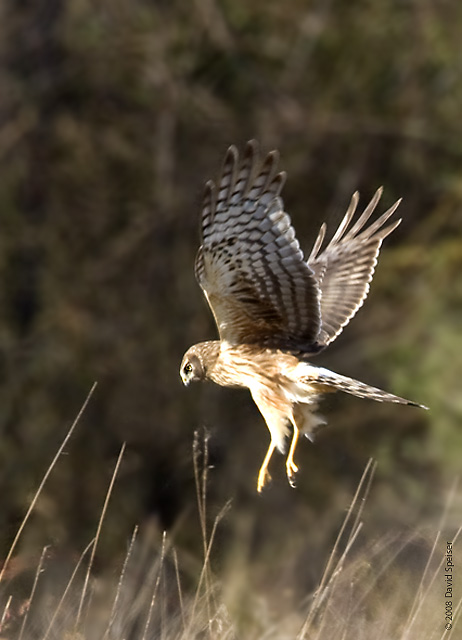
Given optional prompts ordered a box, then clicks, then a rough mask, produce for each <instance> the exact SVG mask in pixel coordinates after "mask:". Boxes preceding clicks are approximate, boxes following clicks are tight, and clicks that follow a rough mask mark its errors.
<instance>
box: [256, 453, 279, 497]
mask: <svg viewBox="0 0 462 640" xmlns="http://www.w3.org/2000/svg"><path fill="white" fill-rule="evenodd" d="M275 447H276V445H275V444H273V441H271V442H270V446H269V447H268V451H267V452H266V455H265V459H264V460H263V463H262V465H261V467H260V471H259V473H258V482H257V491H258V493H261V490H262V489H263V487H264V486H265V484H266V483H267V482H269V481H270V480H271V476H270V474H269V473H268V464H269V461H270V460H271V456H272V455H273V451H274V449H275Z"/></svg>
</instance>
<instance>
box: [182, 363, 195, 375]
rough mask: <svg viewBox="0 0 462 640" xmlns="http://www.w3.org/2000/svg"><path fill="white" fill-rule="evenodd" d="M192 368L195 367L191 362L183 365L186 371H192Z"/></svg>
mask: <svg viewBox="0 0 462 640" xmlns="http://www.w3.org/2000/svg"><path fill="white" fill-rule="evenodd" d="M192 370H193V368H192V364H191V363H190V362H187V363H186V364H185V365H184V367H183V371H184V372H185V373H191V371H192Z"/></svg>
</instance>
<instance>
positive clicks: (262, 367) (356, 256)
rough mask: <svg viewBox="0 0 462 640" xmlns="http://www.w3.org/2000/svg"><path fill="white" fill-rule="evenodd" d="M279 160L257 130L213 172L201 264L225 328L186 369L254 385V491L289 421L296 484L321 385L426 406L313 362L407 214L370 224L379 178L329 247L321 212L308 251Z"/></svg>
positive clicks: (187, 376)
mask: <svg viewBox="0 0 462 640" xmlns="http://www.w3.org/2000/svg"><path fill="white" fill-rule="evenodd" d="M277 164H278V153H277V152H276V151H271V153H269V154H268V155H267V157H266V159H265V161H264V162H263V164H261V163H260V162H259V159H258V148H257V144H256V143H255V142H254V141H251V142H248V143H247V146H246V149H245V153H244V157H243V159H242V161H240V160H239V156H238V152H237V150H236V148H235V147H234V146H232V147H230V148H229V149H228V152H227V154H226V157H225V160H224V165H223V170H222V173H221V176H220V178H219V180H218V184H217V185H215V184H214V183H213V182H208V183H207V184H206V187H205V195H204V203H203V208H202V220H201V236H202V245H201V247H200V248H199V252H198V254H197V258H196V265H195V271H196V277H197V280H198V282H199V284H200V286H201V287H202V289H203V291H204V293H205V296H206V298H207V301H208V303H209V305H210V308H211V310H212V312H213V315H214V317H215V321H216V324H217V327H218V331H219V334H220V340H211V341H207V342H201V343H199V344H196V345H194V346H193V347H191V348H190V349H188V351H187V352H186V354H185V355H184V357H183V361H182V363H181V370H180V374H181V378H182V380H183V382H184V384H185V385H188V384H189V383H190V382H193V381H198V380H205V379H208V380H212V381H213V382H215V383H217V384H219V385H222V386H226V387H247V388H248V389H249V390H250V393H251V394H252V398H253V400H254V401H255V404H256V405H257V407H258V408H259V410H260V412H261V414H262V416H263V417H264V419H265V421H266V424H267V426H268V429H269V432H270V435H271V442H270V445H269V447H268V451H267V453H266V455H265V458H264V460H263V464H262V466H261V468H260V472H259V474H258V484H257V489H258V491H261V489H262V488H263V486H264V485H265V483H266V481H267V480H268V479H269V473H268V464H269V461H270V459H271V456H272V454H273V452H274V449H275V448H276V447H277V448H278V449H279V450H280V451H281V452H284V445H285V440H286V437H287V436H288V435H289V433H290V432H292V441H291V445H290V448H289V453H288V455H287V460H286V470H287V478H288V480H289V483H290V484H291V485H292V486H293V485H294V478H295V473H296V472H297V466H296V464H295V462H294V453H295V448H296V446H297V440H298V437H299V434H300V433H302V434H304V435H306V436H307V437H308V438H312V436H313V433H314V431H315V429H316V427H317V426H318V425H320V424H322V423H323V422H324V421H323V419H322V418H320V417H319V416H317V415H316V408H317V404H318V399H319V397H320V396H321V395H322V394H323V393H326V392H330V391H336V390H341V391H345V392H347V393H350V394H352V395H355V396H358V397H360V398H372V399H373V400H378V401H379V402H397V403H400V404H410V405H414V406H422V405H418V404H417V403H415V402H411V401H409V400H406V399H404V398H400V397H399V396H395V395H392V394H391V393H387V392H386V391H382V390H380V389H376V388H374V387H371V386H369V385H367V384H364V383H363V382H359V381H358V380H353V379H352V378H347V377H345V376H342V375H339V374H337V373H334V372H332V371H329V370H328V369H324V368H322V367H316V366H314V365H312V364H310V362H309V361H310V359H311V357H312V356H314V355H316V354H317V353H318V352H319V351H321V349H323V348H324V347H326V346H327V345H328V344H330V343H331V342H332V341H333V340H335V338H336V337H337V336H338V335H339V333H341V331H342V330H343V327H344V326H345V325H346V324H347V323H348V322H349V321H350V319H351V318H352V317H353V316H354V315H355V313H356V312H357V311H358V309H359V308H360V306H361V305H362V304H363V302H364V300H365V298H366V296H367V294H368V291H369V283H370V281H371V280H372V275H373V273H374V268H375V265H376V263H377V256H378V253H379V250H380V245H381V244H382V241H383V240H384V238H386V237H387V236H388V235H389V234H390V233H391V232H392V231H393V230H394V229H395V228H396V227H397V226H398V225H399V223H400V222H401V220H399V219H398V220H396V219H395V220H392V221H391V222H390V223H389V224H387V222H388V221H389V219H390V218H391V217H392V215H393V213H394V212H395V210H396V208H397V207H398V205H399V203H400V201H399V200H398V202H396V203H395V204H394V205H393V206H392V207H390V209H388V211H386V212H385V213H383V214H382V215H381V216H380V217H379V218H378V219H377V220H376V221H375V222H373V223H372V224H369V225H367V222H368V220H369V218H370V216H371V214H372V212H373V211H374V209H375V207H376V206H377V203H378V201H379V200H380V196H381V195H382V190H381V189H379V190H378V191H377V192H376V194H375V195H374V197H373V198H372V200H371V201H370V203H369V204H368V205H367V207H366V208H365V210H364V211H363V213H362V214H361V215H360V216H359V217H358V218H357V219H356V221H355V222H352V219H353V217H354V214H355V211H356V207H357V204H358V200H359V195H358V193H355V194H354V195H353V197H352V199H351V202H350V205H349V207H348V210H347V212H346V214H345V217H344V218H343V220H342V222H341V223H340V226H339V228H338V229H337V231H336V232H335V234H334V236H333V237H332V239H331V240H330V242H328V243H327V244H326V246H325V247H324V248H322V245H323V243H324V237H325V234H326V225H325V224H323V225H322V226H321V229H320V231H319V234H318V237H317V238H316V241H315V243H314V246H313V249H312V251H311V254H310V256H309V258H308V260H306V259H305V257H304V256H303V253H302V251H301V249H300V245H299V243H298V241H297V239H296V237H295V231H294V229H293V227H292V224H291V221H290V217H289V215H288V214H287V213H286V212H285V211H284V204H283V201H282V199H281V196H280V193H281V190H282V187H283V185H284V182H285V178H286V176H285V173H283V172H280V173H279V172H278V171H277ZM424 408H425V407H424Z"/></svg>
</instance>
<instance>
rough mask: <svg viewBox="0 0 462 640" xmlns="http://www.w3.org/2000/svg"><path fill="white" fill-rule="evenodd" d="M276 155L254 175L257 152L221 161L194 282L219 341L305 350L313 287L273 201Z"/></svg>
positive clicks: (313, 324)
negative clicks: (221, 168) (204, 301)
mask: <svg viewBox="0 0 462 640" xmlns="http://www.w3.org/2000/svg"><path fill="white" fill-rule="evenodd" d="M277 162H278V155H277V152H275V151H272V152H271V153H269V154H268V156H267V157H266V160H265V161H264V163H263V165H262V166H261V168H258V164H259V163H258V159H257V145H256V143H255V142H254V141H251V142H249V143H247V146H246V149H245V153H244V157H243V160H242V162H241V163H239V158H238V153H237V150H236V148H235V147H230V148H229V149H228V152H227V154H226V157H225V161H224V165H223V170H222V174H221V177H220V179H219V181H218V185H217V187H215V185H214V184H213V183H212V182H208V183H207V185H206V188H205V196H204V204H203V211H202V221H201V228H202V246H201V247H200V249H199V252H198V254H197V258H196V277H197V279H198V281H199V284H200V285H201V287H202V289H203V290H204V293H205V295H206V297H207V300H208V303H209V305H210V307H211V309H212V311H213V314H214V316H215V320H216V323H217V326H218V329H219V332H220V337H221V339H222V340H224V341H227V342H229V343H231V344H241V343H248V344H257V345H261V346H262V347H266V346H270V347H273V348H281V349H302V350H309V345H310V344H313V343H314V342H315V341H316V338H317V336H318V333H319V329H320V307H319V297H320V292H319V287H318V284H317V280H316V278H315V276H314V274H313V269H312V267H311V266H310V265H308V264H307V262H306V261H305V259H304V257H303V253H302V251H301V250H300V246H299V243H298V241H297V239H296V238H295V231H294V229H293V227H292V225H291V221H290V218H289V216H288V215H287V213H285V212H284V205H283V202H282V200H281V198H280V196H279V194H280V192H281V189H282V187H283V184H284V181H285V174H284V173H277Z"/></svg>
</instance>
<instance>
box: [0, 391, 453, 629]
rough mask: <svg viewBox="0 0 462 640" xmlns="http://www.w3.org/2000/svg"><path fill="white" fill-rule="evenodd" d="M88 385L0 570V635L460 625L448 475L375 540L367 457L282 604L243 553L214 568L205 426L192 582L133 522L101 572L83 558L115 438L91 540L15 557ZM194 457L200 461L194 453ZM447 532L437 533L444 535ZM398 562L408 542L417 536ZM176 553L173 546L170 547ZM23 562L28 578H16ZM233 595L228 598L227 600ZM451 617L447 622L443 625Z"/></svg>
mask: <svg viewBox="0 0 462 640" xmlns="http://www.w3.org/2000/svg"><path fill="white" fill-rule="evenodd" d="M92 392H93V389H92V390H91V391H90V394H89V396H88V398H87V399H86V401H85V403H84V405H83V407H82V409H81V411H80V412H79V415H78V416H77V418H76V420H75V421H74V424H73V425H72V426H71V429H70V430H69V432H68V434H67V436H66V438H65V440H64V442H63V445H62V446H61V447H60V449H59V451H58V453H57V454H56V456H55V457H54V459H53V461H52V463H51V465H50V467H49V468H48V470H47V471H46V473H45V475H44V478H43V480H42V482H41V484H40V486H39V489H38V490H37V492H36V495H35V496H34V498H33V500H32V501H31V506H30V508H29V510H28V512H27V514H26V516H25V518H24V520H23V522H22V524H21V526H20V527H19V529H18V533H17V535H16V536H15V538H14V541H13V543H12V545H11V548H10V552H9V554H8V556H7V558H6V560H5V562H4V564H3V567H2V570H1V573H0V582H1V584H0V640H6V639H11V640H26V639H27V640H32V639H37V640H55V639H56V640H57V639H59V640H62V639H63V638H64V639H67V640H77V639H78V640H96V639H102V640H123V639H126V640H149V639H152V638H156V639H160V640H191V639H193V638H198V639H199V638H204V639H205V638H210V639H214V640H215V639H217V640H227V639H235V638H236V639H237V638H245V639H246V640H253V639H255V640H256V639H259V640H263V639H265V640H284V639H289V638H290V639H294V640H308V639H309V640H323V639H325V638H328V639H331V638H340V639H342V640H349V639H351V640H353V639H355V640H361V639H363V638H364V639H366V638H367V639H370V638H374V639H375V640H389V639H391V638H393V639H399V640H430V639H431V640H433V639H435V640H443V639H445V638H449V637H450V636H452V637H453V638H455V637H457V633H458V632H459V633H460V629H461V627H462V624H461V623H460V619H461V616H460V610H461V606H462V598H461V594H462V580H461V576H462V561H460V572H459V571H458V564H459V557H460V558H462V555H461V554H460V553H459V550H460V548H461V545H460V543H459V535H460V531H461V528H459V529H457V530H456V531H452V533H451V532H450V531H448V525H447V521H448V514H449V513H450V511H451V505H452V503H453V501H454V499H455V497H456V496H457V495H458V494H457V484H456V483H454V486H453V487H452V489H451V491H450V492H449V496H448V498H447V500H446V503H445V508H444V511H443V513H442V516H441V520H440V522H439V523H438V524H437V525H435V527H434V530H433V532H430V531H428V530H427V531H426V532H418V533H417V532H414V533H411V534H409V535H408V536H407V537H405V538H403V537H402V536H397V535H393V534H392V533H387V534H386V535H384V536H383V537H382V538H381V539H379V540H374V541H372V542H369V543H368V542H367V540H366V539H365V537H364V520H363V516H364V509H365V506H366V498H367V495H368V492H369V488H370V485H371V482H372V479H373V475H374V469H375V465H374V463H372V462H371V461H370V462H369V463H368V465H367V467H366V469H365V471H364V473H363V476H362V478H361V481H360V483H359V485H358V488H357V491H356V493H355V495H354V496H353V498H352V500H351V504H350V506H349V508H348V510H347V512H346V516H345V519H344V522H343V525H342V527H341V529H340V531H339V534H338V537H337V540H336V542H335V545H334V547H333V549H332V552H331V553H330V556H329V557H328V558H327V559H326V566H325V570H324V572H323V575H322V576H321V578H320V581H319V584H318V587H317V589H315V591H314V592H312V593H310V594H308V595H307V596H306V597H305V598H304V599H300V601H298V602H295V603H294V602H292V604H291V606H285V607H284V606H282V607H281V606H279V607H278V606H277V605H275V603H276V602H277V596H278V592H279V587H280V586H279V585H278V584H272V585H269V586H268V588H263V589H261V590H260V591H258V590H256V589H255V587H252V586H251V582H252V581H251V580H250V579H249V575H247V571H246V567H245V563H242V568H240V570H239V571H238V572H236V571H234V572H230V573H228V574H227V573H226V571H225V572H222V574H220V575H219V574H217V573H216V572H214V571H213V569H212V563H211V551H212V548H213V545H214V541H215V535H216V532H217V529H218V527H219V526H220V521H221V520H222V518H223V517H225V516H226V514H227V512H228V510H229V509H230V505H229V504H228V505H226V506H225V507H224V508H223V509H222V511H221V512H220V514H219V515H218V516H217V517H216V518H215V520H214V522H213V525H212V527H211V528H210V530H209V528H208V525H207V521H208V520H207V517H206V514H207V474H208V464H207V459H208V458H207V454H208V449H207V436H205V437H204V439H203V440H201V439H200V438H199V436H198V435H197V434H196V438H195V442H194V467H195V475H196V487H197V507H198V515H199V520H200V526H201V531H202V540H203V558H202V561H201V563H200V565H201V566H200V570H199V571H198V572H197V576H196V580H195V585H194V587H191V586H190V585H188V587H186V586H185V585H184V582H185V577H184V576H185V571H184V568H183V566H182V561H181V559H180V560H179V554H178V553H177V550H176V549H175V546H174V542H173V537H174V536H172V537H170V536H169V535H167V534H166V533H165V532H164V533H163V534H162V535H160V536H159V539H158V543H157V544H153V536H146V535H145V536H140V535H139V532H138V529H137V528H136V529H135V530H134V532H133V535H132V538H131V540H130V543H129V545H128V548H127V551H126V554H125V557H124V558H123V561H122V562H121V565H120V566H119V568H118V569H117V570H114V572H113V573H112V575H110V576H108V575H103V576H100V575H98V573H97V572H96V571H95V569H94V561H95V555H96V552H97V546H98V542H99V540H100V533H101V529H102V527H103V526H104V517H105V514H106V511H107V509H108V508H110V497H111V494H112V491H113V489H114V484H115V481H116V478H117V473H118V469H119V466H120V463H121V460H122V457H123V453H124V447H122V450H121V452H120V455H119V459H118V461H117V464H116V467H115V470H114V473H113V476H112V479H111V482H110V486H109V488H108V491H107V495H106V499H105V502H104V505H103V507H102V511H101V517H100V520H99V522H98V523H97V528H96V533H95V537H94V539H93V540H91V541H90V542H89V544H88V545H87V547H86V548H85V549H84V550H83V552H82V554H81V556H80V558H78V559H77V560H76V562H75V563H74V565H73V566H68V565H67V566H64V565H63V564H62V563H60V562H53V553H52V552H51V551H50V548H49V547H45V548H44V549H43V551H42V553H41V556H40V559H39V561H38V563H37V564H36V568H35V570H34V571H31V569H30V566H29V565H27V563H26V566H25V567H24V566H23V564H24V563H22V561H21V556H20V555H17V556H15V549H16V548H17V545H18V541H19V539H20V536H21V533H22V531H23V530H24V527H25V526H26V524H27V522H28V520H29V517H30V515H31V513H32V510H33V507H34V506H35V504H36V502H37V500H38V498H39V495H40V493H41V491H42V489H43V487H44V485H45V483H46V480H47V478H48V477H49V475H50V473H51V471H52V469H53V467H54V465H55V464H56V462H57V460H58V458H59V456H60V455H61V453H62V451H63V449H64V446H65V445H66V444H67V443H68V441H69V438H70V436H71V434H72V432H73V430H74V429H75V427H76V425H77V423H78V421H79V419H80V416H81V415H82V413H83V411H84V409H85V406H86V404H87V403H88V401H89V399H90V396H91V394H92ZM201 461H202V463H201ZM449 535H450V536H451V537H450V538H448V536H449ZM430 536H432V543H431V544H430V545H429V547H428V548H429V549H430V551H429V552H428V553H427V555H426V557H425V559H424V562H422V561H421V558H422V554H417V555H416V558H417V560H414V562H410V559H412V557H413V555H415V550H416V548H418V547H419V545H423V544H424V543H426V544H428V541H429V540H430ZM448 539H450V541H451V542H452V544H453V557H454V564H455V569H454V584H453V593H454V597H453V598H452V622H451V623H452V629H449V628H448V629H446V628H445V625H446V623H447V621H446V620H445V611H446V609H445V605H446V603H447V602H448V600H449V598H446V597H445V589H446V586H447V584H446V578H445V569H444V566H445V562H446V555H445V554H446V546H447V540H448ZM180 558H181V556H180ZM24 570H26V571H29V573H30V575H29V579H28V581H26V582H28V584H29V585H30V588H29V590H28V591H27V592H24V590H23V589H21V587H19V586H18V585H19V584H21V581H20V580H19V581H18V580H16V578H17V576H18V575H21V574H22V573H23V572H24ZM236 603H238V604H236ZM456 628H458V632H457V631H455V629H456Z"/></svg>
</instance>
